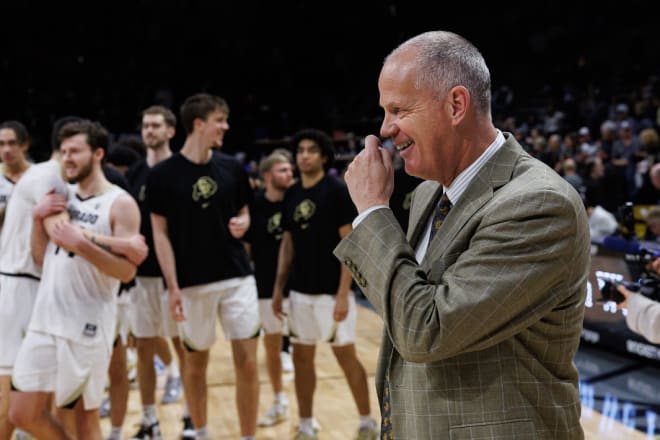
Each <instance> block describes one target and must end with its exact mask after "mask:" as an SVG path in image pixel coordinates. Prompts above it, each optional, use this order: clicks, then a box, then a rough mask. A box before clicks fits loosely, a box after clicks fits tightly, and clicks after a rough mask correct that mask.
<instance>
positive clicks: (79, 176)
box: [66, 160, 94, 183]
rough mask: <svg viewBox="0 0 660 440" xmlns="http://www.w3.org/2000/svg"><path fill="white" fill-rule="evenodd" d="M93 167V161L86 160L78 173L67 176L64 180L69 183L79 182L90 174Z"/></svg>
mask: <svg viewBox="0 0 660 440" xmlns="http://www.w3.org/2000/svg"><path fill="white" fill-rule="evenodd" d="M93 167H94V163H93V162H92V161H91V160H90V161H89V162H87V163H86V164H85V165H83V166H82V167H81V168H80V171H78V174H76V175H75V176H72V177H67V179H66V181H67V182H69V183H80V182H82V181H83V180H85V179H86V178H87V177H88V176H89V175H90V174H92V169H93Z"/></svg>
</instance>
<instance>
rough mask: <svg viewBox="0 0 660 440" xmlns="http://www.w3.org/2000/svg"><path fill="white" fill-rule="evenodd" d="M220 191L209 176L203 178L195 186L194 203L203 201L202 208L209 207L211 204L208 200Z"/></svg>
mask: <svg viewBox="0 0 660 440" xmlns="http://www.w3.org/2000/svg"><path fill="white" fill-rule="evenodd" d="M217 191H218V184H217V183H215V180H213V179H211V178H210V177H209V176H202V177H200V178H199V179H197V182H195V183H194V184H193V193H192V198H193V200H194V201H196V202H198V201H200V200H201V201H202V208H206V207H208V206H209V205H210V204H211V202H207V201H205V200H208V199H209V198H211V196H213V194H215V193H216V192H217Z"/></svg>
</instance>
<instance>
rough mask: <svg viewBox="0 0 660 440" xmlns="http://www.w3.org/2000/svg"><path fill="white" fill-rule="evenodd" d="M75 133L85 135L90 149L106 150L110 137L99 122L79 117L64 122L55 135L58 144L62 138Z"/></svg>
mask: <svg viewBox="0 0 660 440" xmlns="http://www.w3.org/2000/svg"><path fill="white" fill-rule="evenodd" d="M77 134H84V135H86V136H87V143H88V144H89V145H90V146H91V147H92V151H93V150H96V149H98V148H101V149H103V152H104V153H105V152H106V151H107V149H108V140H109V138H110V135H109V134H108V130H106V129H105V127H103V126H102V125H101V124H100V123H99V122H96V121H90V120H89V119H80V120H78V121H72V122H67V123H66V124H64V125H63V126H62V128H60V131H59V133H58V135H57V139H58V145H61V144H62V141H63V140H64V139H68V138H70V137H72V136H75V135H77Z"/></svg>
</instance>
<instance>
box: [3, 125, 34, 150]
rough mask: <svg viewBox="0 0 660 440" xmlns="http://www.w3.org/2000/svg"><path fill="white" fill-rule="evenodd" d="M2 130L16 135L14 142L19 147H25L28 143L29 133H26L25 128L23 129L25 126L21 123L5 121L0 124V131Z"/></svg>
mask: <svg viewBox="0 0 660 440" xmlns="http://www.w3.org/2000/svg"><path fill="white" fill-rule="evenodd" d="M3 128H7V129H9V130H13V131H14V134H15V135H16V140H17V141H18V143H19V145H25V144H29V143H30V133H28V130H27V128H25V125H23V123H22V122H19V121H13V120H12V121H5V122H3V123H2V124H0V130H1V129H3Z"/></svg>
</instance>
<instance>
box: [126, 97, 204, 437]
mask: <svg viewBox="0 0 660 440" xmlns="http://www.w3.org/2000/svg"><path fill="white" fill-rule="evenodd" d="M141 124H142V127H141V133H142V140H143V142H144V145H145V146H146V149H147V155H146V158H144V159H141V160H139V161H138V162H136V163H135V164H133V165H132V166H131V167H130V168H129V170H128V172H127V174H126V177H127V179H128V182H129V186H130V192H131V194H132V195H133V197H134V198H135V200H137V202H138V206H139V207H140V214H141V216H142V221H141V223H140V233H141V234H142V235H144V237H145V238H146V240H147V245H148V246H149V249H150V252H149V255H147V258H146V259H145V260H144V262H143V263H142V264H141V265H140V266H139V267H138V270H137V277H136V282H135V287H134V288H132V289H131V292H130V295H129V296H130V300H131V306H132V308H133V313H132V314H131V318H132V320H131V321H132V322H131V329H132V332H133V334H134V335H135V338H136V341H137V358H138V385H139V388H140V398H141V401H142V421H141V423H140V428H139V431H138V432H137V433H136V434H135V435H134V436H133V437H132V438H147V437H150V438H151V437H153V436H154V435H155V433H156V431H160V425H159V423H158V417H157V415H156V370H155V366H154V355H155V354H157V355H158V357H159V358H160V359H161V360H162V361H163V363H164V364H165V368H166V370H167V381H166V384H165V390H164V392H163V396H162V399H161V403H164V404H167V403H172V402H176V401H178V400H180V399H181V397H182V390H183V387H182V383H181V377H180V373H179V371H178V370H179V369H178V368H177V364H176V361H175V360H174V359H173V358H172V353H171V351H170V349H169V344H168V342H167V339H165V338H172V345H173V347H174V349H175V351H176V353H177V357H178V359H179V363H180V364H181V365H183V362H184V361H185V360H184V353H183V346H182V345H181V341H180V340H179V337H178V332H177V327H176V322H175V321H174V319H173V318H172V314H171V313H170V312H169V307H168V295H167V291H166V290H165V282H164V280H163V276H162V273H161V271H160V267H159V266H158V260H157V259H156V253H155V251H154V241H153V234H152V231H151V221H150V218H149V215H150V210H149V205H148V204H147V200H146V186H147V178H148V176H149V174H150V173H151V170H152V168H153V167H155V166H156V165H157V164H158V163H160V162H162V161H164V160H166V159H168V158H170V157H171V156H172V150H171V148H170V139H172V138H173V137H174V134H175V130H176V116H175V115H174V113H172V111H170V110H169V109H168V108H165V107H162V106H158V105H155V106H151V107H149V108H147V109H145V110H144V111H143V112H142V121H141ZM183 416H184V432H183V435H182V437H183V438H194V434H195V433H194V430H193V428H192V420H191V419H190V415H189V413H188V407H187V405H186V406H185V407H184V414H183Z"/></svg>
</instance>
